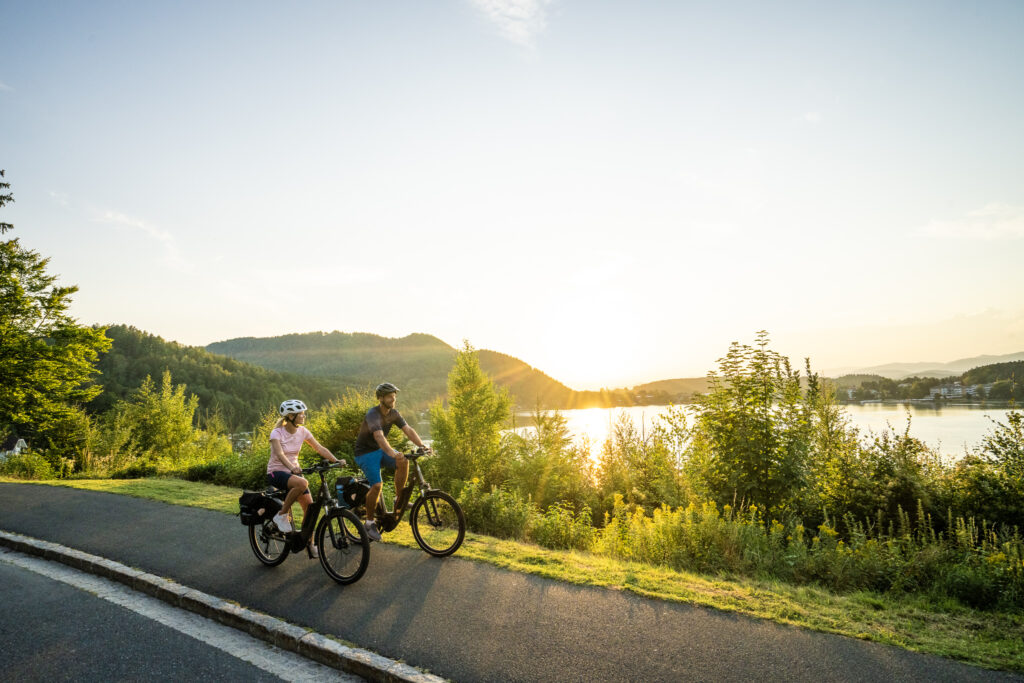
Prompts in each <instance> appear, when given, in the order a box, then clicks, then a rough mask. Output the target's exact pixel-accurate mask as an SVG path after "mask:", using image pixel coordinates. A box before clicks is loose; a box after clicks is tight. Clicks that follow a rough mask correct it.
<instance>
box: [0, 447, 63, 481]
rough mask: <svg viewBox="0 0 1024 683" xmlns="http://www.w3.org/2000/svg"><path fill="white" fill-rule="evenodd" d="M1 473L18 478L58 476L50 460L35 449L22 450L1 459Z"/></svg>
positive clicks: (51, 477) (50, 477)
mask: <svg viewBox="0 0 1024 683" xmlns="http://www.w3.org/2000/svg"><path fill="white" fill-rule="evenodd" d="M0 474H2V475H4V476H7V477H17V478H18V479H53V478H55V477H56V476H57V475H56V474H55V473H54V471H53V466H52V465H51V464H50V462H49V461H48V460H47V459H46V458H44V457H43V456H42V455H40V454H39V453H36V452H34V451H22V452H21V453H18V454H17V455H10V456H8V457H7V459H5V460H0Z"/></svg>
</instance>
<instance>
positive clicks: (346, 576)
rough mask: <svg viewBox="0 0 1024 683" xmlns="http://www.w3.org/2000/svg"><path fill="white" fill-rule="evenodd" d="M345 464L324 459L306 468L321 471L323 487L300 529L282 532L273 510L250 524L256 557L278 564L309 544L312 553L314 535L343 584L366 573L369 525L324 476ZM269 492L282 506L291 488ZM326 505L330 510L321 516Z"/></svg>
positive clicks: (324, 563) (322, 557)
mask: <svg viewBox="0 0 1024 683" xmlns="http://www.w3.org/2000/svg"><path fill="white" fill-rule="evenodd" d="M341 467H344V465H343V464H342V463H329V462H323V463H318V464H316V465H313V466H312V467H307V468H306V469H304V470H302V473H303V474H318V475H320V491H319V492H318V493H317V497H316V499H314V501H313V502H312V503H310V505H309V507H308V508H307V509H306V512H305V515H304V517H303V519H302V528H301V529H300V530H299V531H295V530H294V529H295V525H294V524H292V529H293V530H292V531H291V532H288V533H284V532H282V531H281V530H280V529H278V528H277V525H276V524H274V522H273V519H272V518H273V513H271V514H269V515H267V514H264V515H263V516H262V519H261V520H259V521H258V522H257V523H255V524H251V525H249V544H250V545H251V546H252V551H253V553H255V555H256V559H258V560H259V561H260V562H262V563H263V564H265V565H266V566H268V567H276V566H278V565H279V564H281V563H282V562H284V561H285V559H286V558H287V557H288V553H289V552H292V553H297V552H300V551H302V549H303V548H307V552H309V553H310V556H311V557H312V552H311V551H310V550H309V549H308V544H309V540H310V538H314V539H315V540H316V545H317V547H318V549H319V553H320V566H322V567H323V568H324V571H325V572H327V575H328V576H330V577H331V578H332V579H334V580H335V581H337V582H338V583H340V584H343V585H347V584H350V583H355V582H356V581H358V580H359V579H360V578H361V577H362V576H363V574H364V573H365V572H366V567H367V566H368V565H369V563H370V539H369V537H368V536H367V535H366V529H364V528H363V524H362V522H361V521H360V519H359V518H358V517H356V515H355V513H354V512H352V511H351V510H350V509H348V508H347V507H345V506H344V505H342V504H341V503H340V502H339V501H338V499H337V498H335V497H334V496H333V495H331V491H330V488H329V487H328V486H327V482H326V480H325V479H324V474H325V473H326V472H327V471H328V470H332V469H338V468H341ZM265 495H267V496H269V497H271V498H273V499H275V500H277V501H278V507H280V501H283V500H284V498H285V496H286V495H287V491H283V490H281V489H276V488H274V489H270V488H268V489H267V490H266V492H265ZM324 508H326V512H325V514H324V516H323V517H320V511H321V510H322V509H324ZM318 518H319V523H318V521H317V519H318Z"/></svg>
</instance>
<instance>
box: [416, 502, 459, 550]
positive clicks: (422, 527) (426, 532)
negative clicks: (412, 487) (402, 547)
mask: <svg viewBox="0 0 1024 683" xmlns="http://www.w3.org/2000/svg"><path fill="white" fill-rule="evenodd" d="M409 525H410V526H411V527H412V535H413V538H415V539H416V543H418V544H419V546H420V548H422V549H423V550H424V551H425V552H426V553H427V554H429V555H433V556H434V557H447V556H449V555H451V554H452V553H454V552H455V551H456V550H458V549H459V546H461V545H462V541H463V540H464V539H465V538H466V515H465V513H464V512H463V511H462V508H461V507H460V506H459V504H458V503H457V502H456V501H455V499H454V498H452V497H451V496H450V495H448V494H447V493H445V492H444V491H428V492H427V493H426V494H425V495H422V496H420V497H419V499H418V500H417V501H416V503H415V504H414V505H413V506H412V511H411V512H410V514H409Z"/></svg>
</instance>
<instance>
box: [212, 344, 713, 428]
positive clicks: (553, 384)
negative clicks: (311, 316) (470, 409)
mask: <svg viewBox="0 0 1024 683" xmlns="http://www.w3.org/2000/svg"><path fill="white" fill-rule="evenodd" d="M206 350H207V351H210V352H212V353H217V354H223V355H225V356H229V357H231V358H235V359H237V360H240V361H244V362H246V363H252V364H254V365H260V366H262V367H265V368H268V369H271V370H275V371H279V372H293V373H304V374H309V375H315V376H317V377H320V378H326V379H329V380H331V381H335V382H338V383H349V384H351V385H354V386H359V387H362V388H365V387H368V386H370V387H372V386H375V385H376V384H377V383H378V382H381V381H384V380H387V381H390V382H394V383H395V384H397V385H398V386H399V387H401V389H402V402H403V404H405V405H409V406H423V405H425V404H426V403H428V402H430V401H432V400H434V399H435V398H437V397H439V396H444V395H445V393H446V391H447V382H448V372H449V370H451V367H452V363H453V362H454V359H455V354H456V350H455V349H454V348H452V347H451V346H449V345H448V344H446V343H444V342H443V341H441V340H440V339H438V338H437V337H433V336H431V335H427V334H410V335H408V336H406V337H401V338H397V339H396V338H389V337H381V336H378V335H375V334H366V333H346V332H329V333H328V332H309V333H305V334H288V335H283V336H280V337H262V338H257V337H243V338H239V339H229V340H227V341H220V342H215V343H213V344H209V345H207V347H206ZM477 355H478V357H479V359H480V367H481V368H482V369H483V371H484V372H486V373H487V374H488V375H489V376H490V377H491V379H493V380H494V382H495V383H496V384H497V385H498V386H502V387H507V388H508V389H509V391H510V392H511V394H512V396H513V398H514V399H515V401H516V407H517V408H519V409H520V410H531V409H533V408H535V407H537V406H540V407H541V408H592V407H600V408H606V407H610V406H630V405H638V404H654V403H658V402H665V403H667V402H680V401H683V400H688V399H689V398H690V397H691V396H692V395H693V393H695V392H697V391H703V390H704V389H705V388H706V380H704V379H703V378H699V379H674V380H664V381H662V382H652V383H650V384H643V385H640V386H638V387H634V388H633V389H605V390H602V391H574V390H573V389H571V388H569V387H567V386H566V385H564V384H562V383H561V382H559V381H557V380H555V379H553V378H551V377H550V376H548V375H547V374H545V373H543V372H541V371H540V370H538V369H536V368H534V367H532V366H530V365H528V364H527V363H524V362H523V361H522V360H520V359H518V358H515V357H513V356H510V355H508V354H504V353H500V352H498V351H490V350H487V349H481V350H479V351H478V352H477Z"/></svg>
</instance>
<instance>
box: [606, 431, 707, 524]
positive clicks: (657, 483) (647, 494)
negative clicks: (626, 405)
mask: <svg viewBox="0 0 1024 683" xmlns="http://www.w3.org/2000/svg"><path fill="white" fill-rule="evenodd" d="M596 475H597V488H598V495H599V497H600V499H601V510H604V511H608V510H611V508H612V506H613V501H614V500H615V497H616V496H621V497H622V498H623V499H624V500H625V502H626V503H627V504H629V505H638V506H642V507H644V508H646V509H647V510H654V509H655V508H657V507H660V506H661V505H663V504H668V505H682V504H684V503H685V502H686V501H688V500H689V498H690V492H689V484H688V482H687V480H686V478H685V477H684V475H683V473H682V471H681V468H680V463H679V460H678V458H676V457H675V456H674V455H673V453H672V451H671V450H670V448H669V442H667V441H666V440H665V439H664V438H662V435H661V434H660V433H659V432H657V431H652V432H651V433H650V434H644V433H641V432H640V431H638V430H637V428H636V425H634V424H633V422H632V421H631V420H630V419H629V418H628V417H627V416H626V415H624V414H623V415H619V417H618V419H617V420H616V422H615V425H614V426H613V429H612V433H611V435H610V436H609V438H608V440H607V441H605V443H604V445H603V446H602V448H601V454H600V459H599V462H598V467H597V473H596Z"/></svg>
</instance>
